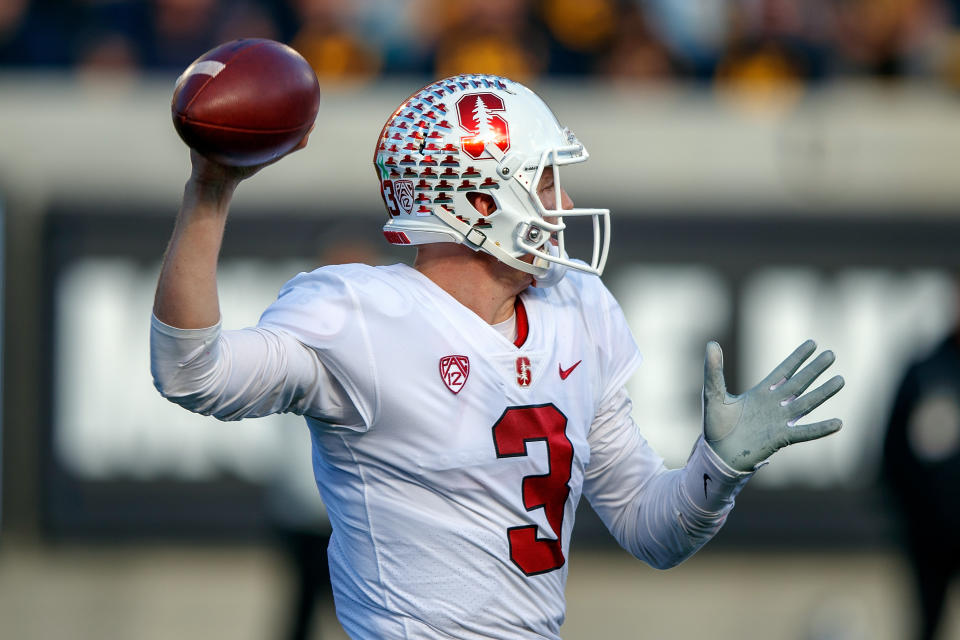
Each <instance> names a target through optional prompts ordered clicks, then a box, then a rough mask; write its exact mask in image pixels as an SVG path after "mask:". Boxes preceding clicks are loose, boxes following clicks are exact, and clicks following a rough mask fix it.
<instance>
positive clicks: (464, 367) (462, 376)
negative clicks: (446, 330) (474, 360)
mask: <svg viewBox="0 0 960 640" xmlns="http://www.w3.org/2000/svg"><path fill="white" fill-rule="evenodd" d="M469 375H470V358H468V357H467V356H443V357H442V358H440V378H441V379H442V380H443V383H444V384H445V385H447V389H450V391H453V392H454V393H460V390H461V389H463V385H465V384H467V376H469Z"/></svg>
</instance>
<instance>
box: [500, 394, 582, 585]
mask: <svg viewBox="0 0 960 640" xmlns="http://www.w3.org/2000/svg"><path fill="white" fill-rule="evenodd" d="M566 429H567V417H566V416H565V415H563V413H561V412H560V410H559V409H557V408H556V407H555V406H553V405H552V404H544V405H537V406H527V407H509V408H508V409H507V410H506V411H504V412H503V415H502V416H500V419H499V420H497V423H496V424H495V425H493V444H494V446H495V447H496V449H497V457H498V458H514V457H517V456H525V455H527V443H528V442H533V441H536V440H542V441H544V442H546V444H547V458H548V459H549V461H550V469H549V472H548V473H547V474H546V475H541V476H525V477H524V478H523V506H524V507H526V509H527V511H533V510H534V509H539V508H541V507H542V508H543V509H544V511H546V515H547V522H549V523H550V527H551V528H552V529H553V533H554V535H556V536H557V539H556V540H549V539H545V538H538V537H537V525H535V524H527V525H521V526H517V527H510V528H509V529H507V538H508V539H509V540H510V559H511V560H512V561H513V563H514V564H515V565H517V566H518V567H520V570H521V571H523V572H524V573H525V574H526V575H528V576H533V575H537V574H539V573H546V572H548V571H553V570H555V569H559V568H560V567H562V566H563V563H564V562H565V560H564V557H563V550H562V549H561V544H562V542H561V540H562V538H563V509H564V506H565V505H566V503H567V497H568V496H569V495H570V485H569V484H568V483H569V482H570V472H571V467H572V465H573V444H572V443H571V442H570V439H569V438H567V434H566Z"/></svg>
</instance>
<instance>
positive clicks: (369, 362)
mask: <svg viewBox="0 0 960 640" xmlns="http://www.w3.org/2000/svg"><path fill="white" fill-rule="evenodd" d="M517 312H518V334H519V335H518V338H517V341H516V342H515V343H511V342H510V341H509V340H507V339H506V338H504V337H503V335H501V334H500V333H499V332H498V331H497V330H496V329H494V328H493V327H491V326H490V325H488V324H487V323H485V322H484V321H483V320H482V319H481V318H480V317H479V316H477V315H476V314H474V313H473V312H471V311H470V310H468V309H467V308H465V307H463V306H462V305H461V304H459V303H458V302H457V301H456V300H454V298H452V297H451V296H450V295H449V294H448V293H446V292H445V291H444V290H442V289H441V288H440V287H438V286H437V285H435V284H434V283H433V282H432V281H430V280H429V279H427V278H426V277H425V276H423V275H422V274H420V273H419V272H417V271H415V270H414V269H412V268H410V267H407V266H404V265H394V266H390V267H367V266H361V265H344V266H337V267H325V268H322V269H318V270H317V271H314V272H312V273H309V274H301V275H299V276H297V277H296V278H294V279H293V280H291V281H290V282H289V283H288V284H287V285H286V286H285V287H284V289H283V290H282V291H281V294H280V296H279V298H278V300H277V302H276V303H275V304H273V305H272V306H271V307H270V308H269V309H267V311H266V312H265V313H264V314H263V317H262V318H261V320H260V323H259V326H258V328H256V329H252V330H245V331H246V333H244V332H224V334H223V335H222V336H220V337H217V336H213V339H216V341H217V342H216V344H218V345H220V347H219V348H216V349H211V348H210V345H211V343H210V339H211V338H207V337H203V336H202V335H201V334H196V335H194V336H193V337H194V338H197V339H200V341H201V342H202V343H203V346H202V347H201V348H199V349H196V348H194V349H193V350H192V351H191V353H190V355H189V356H188V357H187V358H186V361H188V362H190V363H195V362H196V361H197V360H204V359H205V358H207V357H208V356H211V357H212V358H213V361H214V362H218V363H220V364H219V365H216V364H215V365H210V366H209V367H208V372H207V373H206V374H199V373H198V374H197V375H196V376H194V382H193V383H191V382H189V381H182V380H177V381H173V380H171V381H167V382H164V373H163V369H164V367H163V366H162V364H160V363H162V361H163V360H164V359H165V358H164V356H163V355H162V354H161V353H160V352H163V351H164V347H162V343H163V342H164V340H168V339H169V338H172V337H180V338H181V339H182V338H185V337H186V338H189V337H191V336H190V335H189V334H187V335H184V334H182V333H180V334H178V333H177V332H176V331H175V330H169V329H164V328H163V327H158V326H157V325H158V323H156V322H155V323H154V327H155V329H156V330H155V331H154V335H155V338H156V342H157V344H156V345H155V346H154V352H155V353H154V369H155V377H156V378H157V380H158V386H160V387H161V390H162V391H163V392H164V393H165V395H167V396H168V397H171V398H174V399H178V401H180V402H181V403H182V404H185V405H186V406H189V407H190V408H192V409H194V410H199V411H201V412H205V413H214V414H215V415H218V416H219V417H223V418H238V417H244V416H248V415H262V414H265V413H270V412H274V411H295V412H297V413H301V414H303V415H305V416H306V417H307V421H308V425H309V426H310V430H311V434H312V437H313V443H314V470H315V474H316V478H317V483H318V486H319V487H320V491H321V493H322V496H323V499H324V501H325V503H326V505H327V509H328V512H329V515H330V519H331V523H332V525H333V537H332V540H331V545H330V550H329V559H330V566H331V575H332V580H333V585H334V594H335V598H336V603H337V614H338V617H339V619H340V621H341V623H342V624H343V626H344V628H345V629H346V631H347V632H348V633H349V634H350V635H351V637H354V638H370V639H374V638H377V639H385V638H398V639H399V638H404V639H405V638H559V628H560V625H561V623H562V622H563V617H564V609H565V602H564V585H565V581H566V576H567V557H568V554H569V544H570V535H571V531H572V529H573V520H574V513H575V510H576V506H577V503H578V502H579V499H580V496H581V494H583V493H586V494H587V495H588V497H589V498H590V500H591V502H592V503H593V505H594V507H595V508H596V509H597V511H598V513H599V514H600V516H601V518H603V519H604V521H605V522H606V524H607V526H608V527H609V528H610V529H611V531H612V532H613V533H614V535H615V536H616V537H617V539H618V540H619V541H620V542H621V544H623V545H624V546H625V547H626V548H628V549H629V550H630V551H631V552H633V553H634V554H635V555H638V556H639V557H643V558H644V559H646V560H648V561H650V562H651V563H652V564H655V565H657V566H661V565H662V566H670V565H671V564H675V563H676V562H678V561H680V560H682V559H683V558H685V557H686V556H688V555H690V554H691V553H693V551H695V550H696V549H697V548H699V546H700V545H702V544H703V542H705V541H706V540H707V539H708V538H709V537H710V535H712V534H713V533H714V532H715V531H716V530H717V529H718V528H719V526H720V524H722V522H723V519H724V517H725V514H726V512H727V511H728V510H729V507H730V506H731V505H732V497H733V495H734V494H735V493H736V491H737V490H738V489H739V487H740V486H741V485H742V483H743V481H744V479H745V478H746V477H747V476H746V474H737V473H735V472H733V471H731V470H729V469H727V468H726V467H725V466H724V465H722V463H719V462H718V460H717V459H716V458H715V456H712V455H711V453H712V452H710V451H709V448H708V447H706V446H705V445H703V444H702V442H701V443H700V444H699V445H698V447H697V448H696V450H695V452H694V456H693V457H692V458H691V463H694V462H695V464H694V467H695V469H693V471H692V473H687V474H685V475H683V474H680V475H676V474H675V475H672V476H671V475H670V474H671V473H673V472H669V473H668V472H666V470H665V469H664V468H663V464H662V460H661V459H660V458H659V457H658V456H656V454H655V453H653V452H652V451H651V450H650V448H649V447H648V446H647V445H646V443H645V442H644V441H643V439H642V438H641V437H640V436H639V433H638V432H637V429H636V427H635V426H634V425H633V423H632V421H630V419H629V401H628V400H626V396H625V394H624V392H623V385H624V383H625V382H626V380H627V378H628V377H629V376H630V374H631V373H632V372H633V370H634V368H635V367H636V366H637V364H638V363H639V360H640V356H639V352H638V349H637V347H636V345H635V344H634V342H633V339H632V337H631V335H630V332H629V330H628V328H627V326H626V322H625V320H624V318H623V315H622V313H621V311H620V309H619V307H618V306H617V304H616V302H615V301H614V299H613V297H612V296H611V295H610V294H609V292H608V291H607V290H606V289H605V288H604V287H603V285H602V283H601V282H600V280H599V278H595V277H592V276H587V275H582V274H576V273H571V274H569V275H568V276H567V277H566V278H565V279H564V281H562V282H561V283H560V284H559V285H558V286H556V287H554V288H551V289H534V288H531V289H528V290H526V291H524V292H523V293H522V294H521V295H520V296H519V302H518V305H517ZM224 338H226V343H224ZM258 345H260V346H258ZM264 345H265V346H264ZM211 354H212V355H211ZM167 360H168V361H169V360H170V358H167ZM184 361H185V359H184V357H183V356H181V357H180V358H179V360H178V363H177V367H176V368H177V369H178V370H182V369H184V367H183V366H182V365H183V364H184ZM251 363H252V364H251ZM204 366H208V365H203V366H201V367H200V368H201V369H202V368H203V367H204ZM187 368H189V367H187ZM211 370H213V371H214V372H215V374H216V375H210V371H211ZM177 375H183V374H181V373H178V374H177ZM189 377H190V376H189V375H187V378H189ZM211 379H223V380H224V382H223V384H222V385H221V384H219V383H217V384H214V385H213V386H212V387H211V386H210V385H211V382H210V381H211ZM191 385H192V386H191ZM204 387H206V388H204ZM691 463H688V465H687V466H688V467H691ZM701 472H702V475H703V476H704V477H706V476H707V475H708V474H712V475H711V477H710V480H712V481H713V482H712V484H711V485H710V486H709V495H708V482H707V481H706V480H702V487H701V484H700V483H701V480H700V478H701ZM677 473H679V472H677ZM701 493H702V496H701V495H700V494H701ZM694 494H696V495H694Z"/></svg>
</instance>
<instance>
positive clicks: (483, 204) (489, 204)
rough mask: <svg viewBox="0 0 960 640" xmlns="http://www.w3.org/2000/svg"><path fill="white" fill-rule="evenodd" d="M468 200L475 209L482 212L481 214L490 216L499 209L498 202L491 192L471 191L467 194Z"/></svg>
mask: <svg viewBox="0 0 960 640" xmlns="http://www.w3.org/2000/svg"><path fill="white" fill-rule="evenodd" d="M467 200H469V201H470V204H472V205H473V208H474V209H476V210H477V211H479V212H480V215H481V216H488V215H490V214H491V213H493V212H494V211H496V210H497V203H496V202H495V201H494V199H493V197H492V196H491V195H490V194H489V193H480V192H479V191H471V192H470V193H468V194H467Z"/></svg>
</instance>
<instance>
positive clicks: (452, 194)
mask: <svg viewBox="0 0 960 640" xmlns="http://www.w3.org/2000/svg"><path fill="white" fill-rule="evenodd" d="M589 157H590V156H589V154H588V153H587V150H586V149H585V148H584V146H583V145H582V144H580V142H579V141H578V140H577V138H576V136H574V135H573V133H571V132H570V130H569V129H565V128H563V127H561V126H560V124H559V123H558V122H557V118H556V116H554V115H553V112H551V111H550V109H549V107H547V105H546V104H545V103H544V102H543V100H541V99H540V97H539V96H537V95H536V94H535V93H533V92H532V91H530V89H528V88H526V87H525V86H523V85H521V84H519V83H517V82H514V81H512V80H508V79H506V78H500V77H497V76H488V75H460V76H454V77H451V78H447V79H445V80H440V81H438V82H435V83H432V84H429V85H427V86H426V87H424V88H422V89H420V90H419V91H417V92H416V93H415V94H413V95H412V96H410V98H408V99H407V100H405V101H404V102H403V103H402V104H401V105H400V106H399V107H398V108H397V110H396V111H394V112H393V114H392V115H391V116H390V118H389V119H388V120H387V122H386V124H384V126H383V130H382V131H381V132H380V137H379V139H378V140H377V148H376V151H375V153H374V156H373V162H374V165H375V168H376V171H377V179H378V180H379V181H380V193H381V195H382V196H383V202H384V204H385V205H386V208H387V213H388V215H389V219H388V220H387V223H386V224H385V225H384V227H383V233H384V236H386V238H387V240H388V241H390V242H391V243H393V244H426V243H431V242H457V243H462V244H466V245H467V246H469V247H470V248H471V249H473V250H475V251H485V252H487V253H489V254H490V255H492V256H494V257H495V258H497V259H498V260H500V261H501V262H504V263H505V264H508V265H510V266H511V267H514V268H516V269H520V270H521V271H525V272H527V273H530V274H532V275H533V276H534V278H536V279H537V280H538V284H540V285H541V286H543V285H545V284H548V283H550V284H553V283H555V281H557V280H559V278H558V277H557V276H558V275H560V274H561V273H562V271H564V270H565V269H566V268H570V269H577V270H580V271H586V272H588V273H593V274H596V275H600V273H601V272H602V271H603V267H604V265H605V264H606V261H607V253H608V251H609V247H610V211H609V209H563V208H562V205H561V198H562V192H561V189H560V175H559V167H560V166H562V165H567V164H574V163H577V162H583V161H585V160H586V159H587V158H589ZM547 168H550V170H552V171H553V174H554V175H553V177H554V184H555V192H556V202H555V203H554V207H553V208H552V209H548V208H546V207H544V206H543V204H542V203H541V202H540V198H539V197H538V196H537V185H538V183H539V182H540V176H541V175H542V173H543V171H544V170H545V169H547ZM471 192H476V193H486V194H489V195H490V196H491V197H492V198H493V200H494V202H495V203H496V210H495V211H494V212H493V213H492V214H490V215H488V216H484V217H481V216H480V213H479V212H478V211H477V209H475V208H474V207H473V205H472V204H471V203H470V200H469V199H468V198H467V194H469V193H471ZM569 216H589V217H592V218H593V220H592V222H593V256H592V258H591V260H590V261H589V262H588V263H585V262H581V261H574V260H571V259H570V258H569V257H568V256H567V253H566V250H565V248H564V238H563V231H564V229H565V228H566V225H565V224H564V222H563V218H564V217H569ZM547 218H550V220H549V221H548V220H547ZM601 226H602V228H601ZM526 255H532V256H534V259H533V262H532V263H530V262H526V261H524V260H522V258H523V257H525V256H526ZM548 272H549V273H548Z"/></svg>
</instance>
